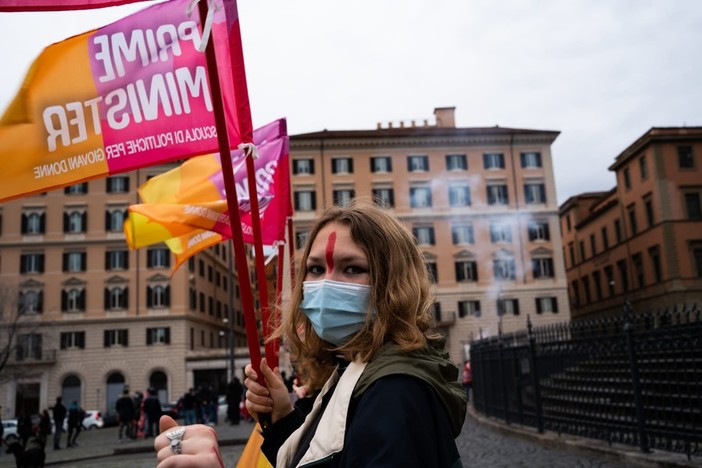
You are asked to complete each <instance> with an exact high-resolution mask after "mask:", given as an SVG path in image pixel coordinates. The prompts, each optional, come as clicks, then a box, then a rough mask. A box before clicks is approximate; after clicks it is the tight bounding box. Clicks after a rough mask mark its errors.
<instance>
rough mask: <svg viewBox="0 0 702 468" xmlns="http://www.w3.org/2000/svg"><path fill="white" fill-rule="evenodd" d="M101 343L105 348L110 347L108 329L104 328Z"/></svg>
mask: <svg viewBox="0 0 702 468" xmlns="http://www.w3.org/2000/svg"><path fill="white" fill-rule="evenodd" d="M102 343H103V345H104V346H105V348H109V347H110V331H109V330H105V332H104V333H103V342H102Z"/></svg>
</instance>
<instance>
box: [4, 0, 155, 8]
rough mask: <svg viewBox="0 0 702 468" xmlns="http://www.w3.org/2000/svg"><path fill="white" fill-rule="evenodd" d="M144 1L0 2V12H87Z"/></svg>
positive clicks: (54, 0)
mask: <svg viewBox="0 0 702 468" xmlns="http://www.w3.org/2000/svg"><path fill="white" fill-rule="evenodd" d="M144 1H146V0H2V3H0V11H58V10H87V9H90V8H102V7H108V6H117V5H126V4H127V3H136V2H144Z"/></svg>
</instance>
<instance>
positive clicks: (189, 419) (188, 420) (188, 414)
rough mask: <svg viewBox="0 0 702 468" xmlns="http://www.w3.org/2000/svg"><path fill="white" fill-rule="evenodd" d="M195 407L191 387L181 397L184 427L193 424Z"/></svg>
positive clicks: (194, 398)
mask: <svg viewBox="0 0 702 468" xmlns="http://www.w3.org/2000/svg"><path fill="white" fill-rule="evenodd" d="M195 405H196V397H195V389H194V388H192V387H191V388H190V390H188V392H187V393H186V394H185V395H183V423H184V424H185V425H186V426H187V425H189V424H195Z"/></svg>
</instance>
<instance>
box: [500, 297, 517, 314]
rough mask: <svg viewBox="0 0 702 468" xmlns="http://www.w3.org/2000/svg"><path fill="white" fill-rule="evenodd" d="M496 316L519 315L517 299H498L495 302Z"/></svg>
mask: <svg viewBox="0 0 702 468" xmlns="http://www.w3.org/2000/svg"><path fill="white" fill-rule="evenodd" d="M497 315H498V316H499V317H501V316H503V315H519V300H518V299H498V300H497Z"/></svg>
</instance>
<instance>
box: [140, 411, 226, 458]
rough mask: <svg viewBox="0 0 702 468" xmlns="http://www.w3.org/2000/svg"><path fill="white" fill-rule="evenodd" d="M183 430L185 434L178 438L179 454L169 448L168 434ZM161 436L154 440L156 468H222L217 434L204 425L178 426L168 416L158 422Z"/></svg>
mask: <svg viewBox="0 0 702 468" xmlns="http://www.w3.org/2000/svg"><path fill="white" fill-rule="evenodd" d="M177 428H184V429H185V432H184V433H183V434H182V436H181V437H180V441H181V442H180V444H178V445H179V447H180V453H179V454H177V453H176V452H175V451H174V450H173V449H172V448H171V440H170V439H169V438H168V434H169V433H170V432H171V431H173V430H175V429H177ZM159 429H160V431H161V434H160V435H159V436H158V437H156V439H155V440H154V448H155V449H156V452H157V459H158V465H157V468H171V467H190V466H211V467H221V468H224V463H223V462H222V456H221V455H220V453H219V444H218V443H217V432H215V430H214V429H213V428H211V427H210V426H205V425H204V424H192V425H189V426H178V423H177V422H175V421H174V420H173V418H171V417H170V416H161V419H160V420H159Z"/></svg>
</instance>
